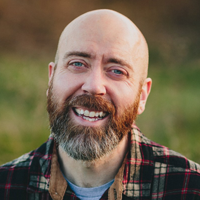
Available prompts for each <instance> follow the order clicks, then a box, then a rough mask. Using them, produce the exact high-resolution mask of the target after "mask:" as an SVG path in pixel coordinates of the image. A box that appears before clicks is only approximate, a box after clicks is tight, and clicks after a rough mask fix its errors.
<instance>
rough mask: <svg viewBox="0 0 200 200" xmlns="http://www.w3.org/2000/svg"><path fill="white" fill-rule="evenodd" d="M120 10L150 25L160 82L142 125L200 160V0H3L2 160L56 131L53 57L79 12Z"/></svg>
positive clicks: (153, 71)
mask: <svg viewBox="0 0 200 200" xmlns="http://www.w3.org/2000/svg"><path fill="white" fill-rule="evenodd" d="M100 8H108V9H114V10H116V11H118V12H121V13H122V14H124V15H126V16H127V17H129V18H130V19H131V20H132V21H133V22H134V23H135V24H136V25H137V26H138V27H139V29H140V30H141V31H142V32H143V34H144V36H145V38H146V39H147V42H148V44H149V50H150V64H149V76H150V77H151V78H152V79H153V88H152V91H151V95H150V97H149V99H148V102H147V106H146V110H145V112H144V113H143V114H142V115H141V116H139V117H138V120H137V125H138V126H139V127H140V129H141V131H142V132H143V133H144V134H145V135H146V136H147V137H148V138H150V139H152V140H154V141H155V142H158V143H160V144H162V145H165V146H168V147H169V148H171V149H173V150H175V151H178V152H180V153H182V154H184V155H185V156H187V157H188V158H190V159H192V160H194V161H196V162H198V163H200V145H199V143H200V101H199V99H200V56H199V55H200V1H199V0H192V1H188V0H176V1H172V0H168V1H160V0H154V1H149V0H142V1H139V0H109V1H108V0H84V1H80V0H73V1H67V0H59V1H55V0H48V1H45V0H40V1H35V0H29V1H25V0H20V1H18V0H1V1H0V164H3V163H5V162H7V161H10V160H12V159H14V158H17V157H18V156H20V155H22V154H24V153H26V152H28V151H30V150H32V149H35V148H37V147H38V146H40V145H41V144H42V143H43V142H45V141H46V140H47V138H48V136H49V133H50V131H49V125H48V115H47V113H46V89H47V83H48V71H47V70H48V68H47V66H48V63H49V62H50V61H53V60H54V54H55V51H56V48H57V42H58V39H59V35H60V33H61V32H62V30H63V29H64V27H65V26H66V25H67V24H68V23H69V22H70V21H71V20H73V19H74V18H75V17H77V16H79V15H80V14H82V13H85V12H87V11H90V10H93V9H100Z"/></svg>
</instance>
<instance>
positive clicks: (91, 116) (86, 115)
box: [72, 107, 109, 122]
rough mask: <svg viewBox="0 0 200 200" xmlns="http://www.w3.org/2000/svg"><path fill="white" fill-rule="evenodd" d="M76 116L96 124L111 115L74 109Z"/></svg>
mask: <svg viewBox="0 0 200 200" xmlns="http://www.w3.org/2000/svg"><path fill="white" fill-rule="evenodd" d="M72 109H73V111H74V112H75V114H76V115H77V116H79V117H82V118H83V119H85V120H87V121H90V122H94V121H98V120H102V119H104V118H105V117H107V116H108V114H109V113H107V112H103V111H89V110H87V109H83V108H75V107H74V108H72Z"/></svg>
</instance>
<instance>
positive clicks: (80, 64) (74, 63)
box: [70, 62, 83, 67]
mask: <svg viewBox="0 0 200 200" xmlns="http://www.w3.org/2000/svg"><path fill="white" fill-rule="evenodd" d="M70 64H71V65H73V66H76V67H82V66H83V63H81V62H73V63H70Z"/></svg>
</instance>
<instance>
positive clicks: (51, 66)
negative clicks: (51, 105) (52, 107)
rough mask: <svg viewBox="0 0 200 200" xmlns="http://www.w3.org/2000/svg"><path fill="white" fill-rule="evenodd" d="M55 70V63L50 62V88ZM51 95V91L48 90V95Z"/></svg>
mask: <svg viewBox="0 0 200 200" xmlns="http://www.w3.org/2000/svg"><path fill="white" fill-rule="evenodd" d="M54 68H55V63H54V62H50V63H49V66H48V71H49V73H48V75H49V81H48V85H49V86H50V83H51V81H52V78H53V74H54ZM48 93H49V89H47V92H46V95H47V96H48Z"/></svg>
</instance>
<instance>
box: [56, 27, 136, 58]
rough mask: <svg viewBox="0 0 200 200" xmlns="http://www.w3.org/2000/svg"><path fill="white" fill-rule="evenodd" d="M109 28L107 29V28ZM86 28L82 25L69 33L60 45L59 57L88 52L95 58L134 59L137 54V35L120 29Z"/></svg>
mask: <svg viewBox="0 0 200 200" xmlns="http://www.w3.org/2000/svg"><path fill="white" fill-rule="evenodd" d="M106 28H107V27H106ZM106 28H103V27H93V26H92V24H91V26H90V27H87V28H86V27H84V25H83V24H82V25H80V26H77V27H74V28H73V29H70V30H69V31H67V32H66V33H65V35H64V37H63V38H62V42H61V43H60V45H59V57H61V58H63V56H64V55H65V54H66V53H67V52H71V51H79V52H87V53H89V54H91V55H93V56H94V57H95V56H105V57H106V56H108V57H110V56H111V57H112V56H115V57H119V58H124V59H129V60H130V59H132V58H134V55H135V54H136V53H134V52H137V43H138V42H137V37H138V36H137V35H132V34H130V32H125V31H124V30H121V31H119V29H116V30H115V29H109V28H107V29H106Z"/></svg>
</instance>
